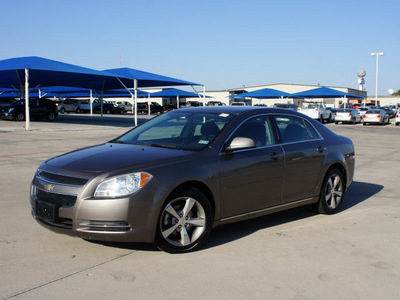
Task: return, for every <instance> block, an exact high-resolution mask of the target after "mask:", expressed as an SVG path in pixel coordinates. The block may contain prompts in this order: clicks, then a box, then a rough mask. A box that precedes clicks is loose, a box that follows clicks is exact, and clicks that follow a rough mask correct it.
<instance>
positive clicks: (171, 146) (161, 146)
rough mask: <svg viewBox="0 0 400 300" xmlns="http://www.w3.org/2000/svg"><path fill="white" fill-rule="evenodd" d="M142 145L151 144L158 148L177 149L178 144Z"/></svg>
mask: <svg viewBox="0 0 400 300" xmlns="http://www.w3.org/2000/svg"><path fill="white" fill-rule="evenodd" d="M142 146H150V147H157V148H167V149H177V146H174V145H163V144H142Z"/></svg>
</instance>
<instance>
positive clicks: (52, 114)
mask: <svg viewBox="0 0 400 300" xmlns="http://www.w3.org/2000/svg"><path fill="white" fill-rule="evenodd" d="M55 118H56V114H55V113H54V112H49V113H48V114H47V119H48V120H49V121H54V119H55Z"/></svg>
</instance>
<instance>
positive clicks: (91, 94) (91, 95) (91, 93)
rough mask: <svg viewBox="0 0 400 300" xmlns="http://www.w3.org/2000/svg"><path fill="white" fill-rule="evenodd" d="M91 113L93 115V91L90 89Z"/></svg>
mask: <svg viewBox="0 0 400 300" xmlns="http://www.w3.org/2000/svg"><path fill="white" fill-rule="evenodd" d="M90 115H93V92H92V90H90Z"/></svg>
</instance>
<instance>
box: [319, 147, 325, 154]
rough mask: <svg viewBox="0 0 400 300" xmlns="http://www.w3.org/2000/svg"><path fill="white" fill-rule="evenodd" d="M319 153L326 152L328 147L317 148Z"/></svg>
mask: <svg viewBox="0 0 400 300" xmlns="http://www.w3.org/2000/svg"><path fill="white" fill-rule="evenodd" d="M317 151H318V152H319V153H322V152H324V151H326V147H322V146H319V147H318V148H317Z"/></svg>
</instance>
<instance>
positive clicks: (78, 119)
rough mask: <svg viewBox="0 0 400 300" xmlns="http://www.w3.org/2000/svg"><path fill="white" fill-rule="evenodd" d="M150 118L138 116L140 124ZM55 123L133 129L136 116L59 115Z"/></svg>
mask: <svg viewBox="0 0 400 300" xmlns="http://www.w3.org/2000/svg"><path fill="white" fill-rule="evenodd" d="M147 120H148V118H146V117H140V116H138V124H141V123H144V122H145V121H147ZM53 123H59V124H80V125H93V126H96V125H97V126H112V127H133V126H134V116H133V115H129V116H127V115H125V116H124V117H122V116H119V115H104V116H103V117H101V116H100V115H87V114H86V115H84V114H81V115H77V114H63V115H61V114H60V115H58V118H56V119H55V120H54V121H53Z"/></svg>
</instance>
